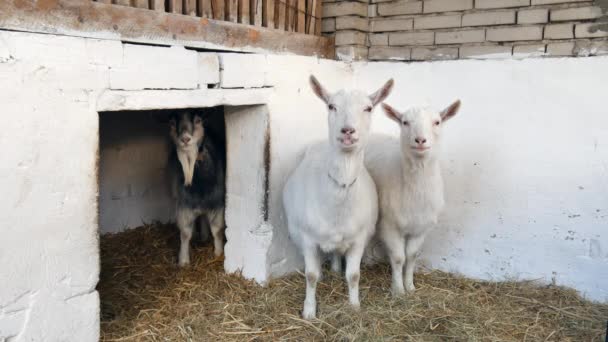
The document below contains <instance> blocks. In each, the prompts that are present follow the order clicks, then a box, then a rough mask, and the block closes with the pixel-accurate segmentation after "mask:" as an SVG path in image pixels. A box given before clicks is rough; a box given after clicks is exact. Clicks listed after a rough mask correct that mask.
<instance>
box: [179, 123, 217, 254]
mask: <svg viewBox="0 0 608 342" xmlns="http://www.w3.org/2000/svg"><path fill="white" fill-rule="evenodd" d="M169 135H170V137H171V141H172V142H173V144H174V147H175V148H174V149H173V152H172V153H171V156H170V159H169V167H170V170H171V172H172V175H173V179H174V189H173V190H174V192H175V195H176V198H177V209H176V222H177V226H178V228H179V230H180V233H181V234H180V238H181V244H180V251H179V262H178V263H179V266H186V265H188V264H189V263H190V239H191V238H192V232H193V231H194V224H195V221H196V219H197V218H198V217H199V216H201V219H203V220H204V219H206V220H208V222H209V227H210V228H211V234H212V235H213V243H214V252H215V256H216V257H219V256H221V255H222V254H223V251H224V227H225V225H224V201H225V193H226V185H225V169H226V156H225V154H224V153H223V151H224V149H223V146H222V145H221V144H222V142H221V141H217V140H218V139H216V138H215V137H213V136H212V135H211V134H206V129H205V122H204V120H203V117H202V115H201V114H200V113H198V112H195V111H184V112H181V113H179V114H177V115H174V116H173V117H172V118H171V120H170V122H169Z"/></svg>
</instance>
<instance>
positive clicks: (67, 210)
mask: <svg viewBox="0 0 608 342" xmlns="http://www.w3.org/2000/svg"><path fill="white" fill-rule="evenodd" d="M90 43H91V45H88V46H87V44H86V43H85V41H84V40H81V39H73V38H63V37H50V36H45V35H30V34H17V33H8V32H0V89H2V91H1V92H0V113H1V114H2V116H3V118H4V119H5V120H4V122H3V124H2V128H1V130H0V147H1V149H2V152H1V153H0V189H2V190H1V191H2V201H1V202H0V231H1V232H2V238H0V265H2V266H1V270H2V271H1V272H0V284H1V285H0V340H10V341H94V340H97V339H98V336H99V314H98V310H99V298H98V294H97V292H96V291H95V285H96V284H97V280H98V277H99V252H98V241H97V206H96V203H97V200H96V197H97V172H96V169H97V168H96V163H97V147H98V143H97V142H98V135H97V132H98V120H97V112H96V111H95V107H94V106H92V105H91V100H93V99H95V96H96V95H97V94H98V92H99V90H100V89H101V88H103V87H104V86H105V85H106V83H107V74H106V71H107V66H106V67H104V66H102V65H100V64H97V59H96V57H95V56H94V55H95V54H96V52H99V50H96V49H97V48H99V46H98V45H96V43H94V42H92V41H91V42H90ZM89 48H90V49H89ZM66 51H69V53H66Z"/></svg>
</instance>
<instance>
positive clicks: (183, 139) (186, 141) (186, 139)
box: [182, 137, 190, 144]
mask: <svg viewBox="0 0 608 342" xmlns="http://www.w3.org/2000/svg"><path fill="white" fill-rule="evenodd" d="M182 142H183V143H184V144H187V143H189V142H190V137H182Z"/></svg>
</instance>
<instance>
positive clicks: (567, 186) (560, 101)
mask: <svg viewBox="0 0 608 342" xmlns="http://www.w3.org/2000/svg"><path fill="white" fill-rule="evenodd" d="M354 68H355V82H356V84H357V85H358V86H361V87H363V88H369V87H370V85H371V84H377V83H379V82H382V81H383V80H384V79H386V78H388V77H395V81H396V83H395V90H394V91H393V94H392V95H391V96H390V97H389V98H388V100H387V103H390V104H391V105H393V106H396V107H397V108H400V109H404V108H406V107H408V106H410V105H412V104H418V103H422V102H427V103H431V104H434V105H436V106H437V107H444V106H447V105H448V104H449V103H451V102H452V101H453V100H455V99H456V98H460V99H461V100H462V102H463V105H462V109H461V111H460V113H459V114H458V115H457V116H456V117H455V118H454V119H453V120H452V121H450V122H448V123H447V124H446V128H445V139H444V145H443V152H444V153H443V166H444V179H445V183H446V197H447V210H446V212H445V215H443V218H442V222H441V224H440V226H439V227H438V229H436V230H435V231H434V233H433V234H432V235H431V236H430V237H429V239H428V240H427V242H426V245H425V247H424V253H423V256H422V257H423V260H424V261H425V262H426V264H427V266H429V267H431V268H438V269H441V270H445V271H449V272H457V273H461V274H464V275H466V276H469V277H474V278H481V279H489V280H505V279H540V280H541V281H544V282H552V281H554V282H556V283H557V284H560V285H566V286H570V287H574V288H576V289H578V290H580V291H581V292H582V293H583V294H584V295H586V296H587V297H589V298H591V299H595V300H600V301H608V116H607V115H606V80H607V79H608V58H605V57H595V58H565V59H544V60H540V59H530V60H522V61H453V62H439V63H414V64H401V63H369V64H367V63H361V64H357V65H355V66H354ZM376 114H377V115H376V117H375V119H376V120H375V122H374V125H375V129H376V130H377V131H386V132H390V133H392V134H398V128H397V127H396V125H395V124H394V123H393V122H392V121H390V120H389V119H387V118H386V117H384V116H383V115H381V114H380V113H376ZM378 114H380V115H378Z"/></svg>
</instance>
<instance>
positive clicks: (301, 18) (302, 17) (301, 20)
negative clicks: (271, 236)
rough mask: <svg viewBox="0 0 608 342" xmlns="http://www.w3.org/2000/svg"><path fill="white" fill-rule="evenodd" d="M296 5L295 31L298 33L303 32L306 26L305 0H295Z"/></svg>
mask: <svg viewBox="0 0 608 342" xmlns="http://www.w3.org/2000/svg"><path fill="white" fill-rule="evenodd" d="M297 1H298V6H297V7H296V13H297V17H298V21H297V25H296V31H298V32H300V33H305V32H306V30H305V27H306V0H297Z"/></svg>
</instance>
